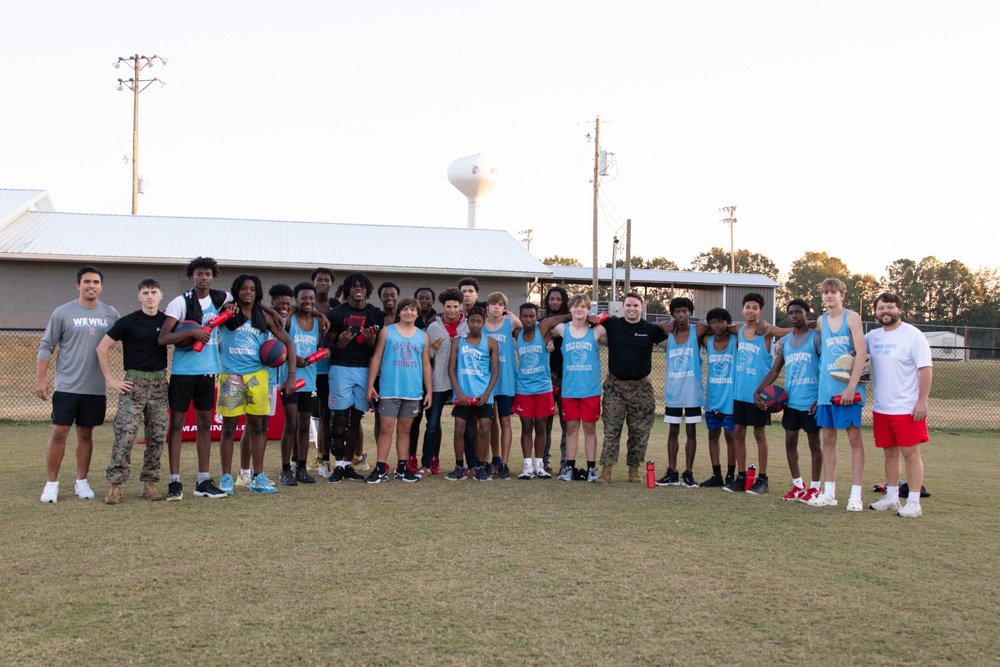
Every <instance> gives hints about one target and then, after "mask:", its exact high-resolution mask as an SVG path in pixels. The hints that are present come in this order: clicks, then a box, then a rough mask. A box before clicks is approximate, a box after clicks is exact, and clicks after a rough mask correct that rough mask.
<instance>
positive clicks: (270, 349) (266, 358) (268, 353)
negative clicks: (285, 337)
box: [260, 340, 288, 368]
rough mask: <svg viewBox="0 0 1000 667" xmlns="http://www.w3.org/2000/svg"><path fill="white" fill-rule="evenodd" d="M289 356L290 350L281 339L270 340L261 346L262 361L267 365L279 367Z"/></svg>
mask: <svg viewBox="0 0 1000 667" xmlns="http://www.w3.org/2000/svg"><path fill="white" fill-rule="evenodd" d="M287 358H288V350H286V349H285V344H284V343H282V342H281V341H280V340H269V341H267V342H266V343H264V344H263V345H261V346H260V362H261V363H262V364H264V365H265V366H270V367H271V368H277V367H278V366H280V365H281V364H283V363H285V359H287Z"/></svg>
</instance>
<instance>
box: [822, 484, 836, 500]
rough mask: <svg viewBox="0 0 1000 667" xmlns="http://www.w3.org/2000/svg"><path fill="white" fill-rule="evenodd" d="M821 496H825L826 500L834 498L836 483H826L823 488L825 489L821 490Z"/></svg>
mask: <svg viewBox="0 0 1000 667" xmlns="http://www.w3.org/2000/svg"><path fill="white" fill-rule="evenodd" d="M823 495H824V496H827V497H828V498H836V497H837V483H836V482H827V483H826V486H825V488H824V490H823Z"/></svg>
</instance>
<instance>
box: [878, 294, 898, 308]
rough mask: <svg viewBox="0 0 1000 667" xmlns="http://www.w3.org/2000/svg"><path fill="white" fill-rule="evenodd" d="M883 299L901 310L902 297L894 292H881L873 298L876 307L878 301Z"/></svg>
mask: <svg viewBox="0 0 1000 667" xmlns="http://www.w3.org/2000/svg"><path fill="white" fill-rule="evenodd" d="M879 301H883V302H885V303H894V304H896V306H897V307H898V308H899V309H900V310H903V297H901V296H899V295H898V294H896V293H895V292H882V293H881V294H879V295H878V298H876V299H875V307H876V308H878V302H879Z"/></svg>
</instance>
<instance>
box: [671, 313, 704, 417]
mask: <svg viewBox="0 0 1000 667" xmlns="http://www.w3.org/2000/svg"><path fill="white" fill-rule="evenodd" d="M666 357H667V374H666V376H665V377H664V378H663V396H664V398H665V399H666V405H667V407H668V408H700V407H701V406H702V404H703V403H704V402H705V392H704V390H703V389H702V385H701V355H700V354H699V353H698V339H697V337H696V336H695V332H694V330H691V331H689V332H688V339H687V340H686V341H685V342H684V343H683V344H680V343H677V342H676V341H675V339H674V334H669V335H668V336H667V353H666Z"/></svg>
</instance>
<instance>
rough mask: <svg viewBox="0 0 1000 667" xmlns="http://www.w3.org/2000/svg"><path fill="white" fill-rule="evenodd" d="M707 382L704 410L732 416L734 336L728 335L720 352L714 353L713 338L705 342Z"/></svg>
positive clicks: (710, 337)
mask: <svg viewBox="0 0 1000 667" xmlns="http://www.w3.org/2000/svg"><path fill="white" fill-rule="evenodd" d="M705 353H706V355H707V358H708V381H707V383H706V385H707V387H706V389H705V409H706V410H709V411H711V412H719V413H722V414H724V415H731V414H733V396H734V395H735V388H734V381H735V374H736V336H734V335H732V334H730V336H729V344H728V345H727V346H726V349H725V350H723V351H722V352H716V351H715V336H714V335H712V336H709V337H708V340H707V341H706V348H705Z"/></svg>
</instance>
